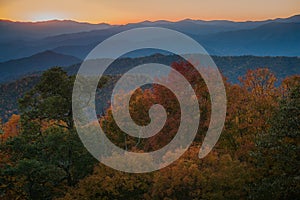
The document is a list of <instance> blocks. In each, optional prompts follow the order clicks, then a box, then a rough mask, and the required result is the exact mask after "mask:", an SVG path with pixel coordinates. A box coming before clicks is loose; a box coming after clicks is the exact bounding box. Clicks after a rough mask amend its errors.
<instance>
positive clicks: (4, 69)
mask: <svg viewBox="0 0 300 200" xmlns="http://www.w3.org/2000/svg"><path fill="white" fill-rule="evenodd" d="M79 62H81V60H80V59H78V58H76V57H74V56H69V55H63V54H58V53H56V52H52V51H44V52H42V53H38V54H35V55H33V56H30V57H26V58H21V59H17V60H10V61H7V62H2V63H0V71H1V75H0V82H5V81H11V80H14V79H17V78H19V77H20V76H22V75H25V74H27V73H31V72H34V71H43V70H47V69H49V68H50V67H53V66H69V65H72V64H75V63H79Z"/></svg>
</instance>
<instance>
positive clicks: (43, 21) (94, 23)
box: [0, 13, 300, 26]
mask: <svg viewBox="0 0 300 200" xmlns="http://www.w3.org/2000/svg"><path fill="white" fill-rule="evenodd" d="M295 16H300V13H297V14H292V15H289V16H287V17H276V18H266V19H262V20H230V19H211V20H207V19H199V18H197V19H195V18H184V19H179V20H167V19H159V20H148V19H145V20H143V21H135V22H134V21H132V22H126V23H109V22H89V21H81V20H76V19H59V18H54V19H49V20H31V21H30V20H28V21H27V20H24V21H22V20H13V19H7V18H0V21H9V22H13V23H33V24H34V23H47V22H53V21H60V22H63V21H72V22H77V23H85V24H93V25H98V24H108V25H115V26H121V25H128V24H136V23H143V22H150V23H155V22H160V21H165V22H173V23H176V22H180V21H185V20H193V21H203V22H213V21H227V22H236V23H239V22H240V23H243V22H263V21H269V20H277V19H288V18H291V17H295Z"/></svg>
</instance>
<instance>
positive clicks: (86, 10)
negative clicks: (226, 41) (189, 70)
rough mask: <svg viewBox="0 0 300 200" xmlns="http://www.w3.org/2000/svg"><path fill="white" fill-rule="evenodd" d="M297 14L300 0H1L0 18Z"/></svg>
mask: <svg viewBox="0 0 300 200" xmlns="http://www.w3.org/2000/svg"><path fill="white" fill-rule="evenodd" d="M295 14H300V0H173V1H172V0H144V1H142V0H0V18H1V19H8V20H12V21H46V20H52V19H60V20H63V19H68V20H75V21H80V22H90V23H102V22H105V23H110V24H126V23H130V22H140V21H145V20H150V21H156V20H169V21H178V20H182V19H187V18H189V19H202V20H232V21H248V20H251V21H258V20H265V19H274V18H285V17H289V16H292V15H295Z"/></svg>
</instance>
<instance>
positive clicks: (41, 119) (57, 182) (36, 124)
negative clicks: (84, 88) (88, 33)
mask: <svg viewBox="0 0 300 200" xmlns="http://www.w3.org/2000/svg"><path fill="white" fill-rule="evenodd" d="M73 82H74V77H71V76H68V75H67V73H66V72H64V71H63V70H62V69H61V68H58V67H56V68H52V69H50V70H48V71H46V72H45V73H44V74H43V75H42V77H41V81H40V82H39V83H38V84H37V85H36V86H35V87H34V88H33V89H32V90H31V91H30V92H28V93H27V94H26V95H25V96H24V98H23V99H21V100H20V102H19V104H20V114H21V133H20V135H19V136H16V137H14V138H11V139H9V140H8V141H7V142H6V144H5V145H3V146H2V149H3V150H4V151H5V152H9V154H10V159H11V164H10V165H6V166H5V167H4V168H3V170H1V171H2V174H3V176H4V177H5V178H4V179H5V182H6V184H5V190H6V191H5V192H4V193H7V194H10V195H11V194H13V195H15V196H14V197H13V198H22V199H52V198H53V197H58V196H61V195H63V194H64V193H65V191H66V187H68V186H74V185H75V184H76V183H77V182H78V181H79V180H80V179H82V178H83V177H85V176H86V175H87V174H89V173H91V172H92V169H93V166H94V164H95V162H96V160H95V159H94V158H93V157H92V156H91V155H90V154H89V153H88V152H87V150H86V149H85V147H84V146H83V145H82V143H81V141H80V139H79V137H78V136H77V133H76V131H75V129H74V127H73V119H72V103H71V98H72V87H73ZM4 196H5V195H4ZM7 198H9V197H7Z"/></svg>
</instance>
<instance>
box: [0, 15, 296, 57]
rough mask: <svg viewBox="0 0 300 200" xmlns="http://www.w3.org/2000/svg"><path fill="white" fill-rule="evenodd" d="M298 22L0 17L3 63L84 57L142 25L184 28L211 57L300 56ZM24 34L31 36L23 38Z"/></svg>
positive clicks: (294, 19)
mask: <svg viewBox="0 0 300 200" xmlns="http://www.w3.org/2000/svg"><path fill="white" fill-rule="evenodd" d="M299 25H300V15H295V16H292V17H289V18H278V19H273V20H264V21H246V22H233V21H226V20H213V21H203V20H191V19H185V20H181V21H177V22H169V21H165V20H159V21H154V22H151V21H144V22H139V23H129V24H126V25H109V24H88V23H78V22H74V21H68V20H66V21H49V22H37V23H27V22H24V23H23V22H7V21H0V31H1V33H2V34H1V35H0V62H4V61H8V60H11V59H19V58H22V57H28V56H31V55H34V54H36V53H39V52H43V51H46V50H51V51H54V52H57V53H60V54H67V55H71V56H74V57H78V58H80V59H83V58H84V57H85V56H86V55H87V54H88V53H89V52H90V51H91V50H92V49H93V48H94V47H95V46H96V45H97V44H99V43H100V42H102V41H103V40H105V39H107V38H108V37H110V36H112V35H114V34H116V33H119V32H122V31H125V30H129V29H132V28H138V27H164V28H169V29H173V30H177V31H180V32H182V33H185V34H187V35H189V36H190V37H192V38H194V39H195V40H196V41H198V42H199V43H200V44H201V45H203V46H204V47H205V48H206V50H207V51H208V52H209V53H210V54H213V55H220V56H230V55H237V56H238V55H255V56H300V31H299ZM12 27H13V28H12ZM35 30H38V31H35ZM47 31H49V32H47ZM32 32H33V33H32ZM29 33H30V34H29ZM16 36H17V37H16ZM26 37H30V38H27V39H24V38H26Z"/></svg>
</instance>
